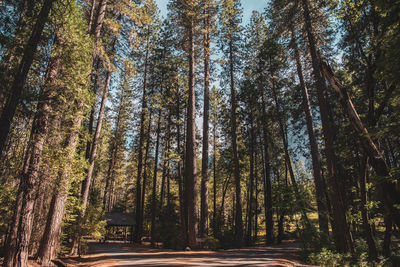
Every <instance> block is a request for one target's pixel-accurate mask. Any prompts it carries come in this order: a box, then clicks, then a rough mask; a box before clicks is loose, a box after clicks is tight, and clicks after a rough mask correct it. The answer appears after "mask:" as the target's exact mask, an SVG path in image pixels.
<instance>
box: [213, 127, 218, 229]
mask: <svg viewBox="0 0 400 267" xmlns="http://www.w3.org/2000/svg"><path fill="white" fill-rule="evenodd" d="M213 139H214V140H213V182H214V184H213V187H214V190H213V211H214V213H213V227H214V229H213V234H214V236H215V234H216V228H217V127H216V125H215V124H214V125H213Z"/></svg>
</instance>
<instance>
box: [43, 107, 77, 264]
mask: <svg viewBox="0 0 400 267" xmlns="http://www.w3.org/2000/svg"><path fill="white" fill-rule="evenodd" d="M82 107H83V103H79V106H78V112H79V110H81V109H82ZM79 113H80V112H79ZM81 123H82V114H76V118H75V119H74V120H73V121H72V122H71V128H72V132H71V133H70V134H69V136H67V137H66V140H65V142H64V149H65V154H64V160H65V162H66V164H65V165H64V167H63V168H62V169H61V170H60V171H59V174H58V179H57V187H56V189H55V192H54V195H53V198H52V201H51V205H50V210H49V214H48V217H47V221H46V227H45V230H44V234H43V238H42V240H41V242H40V246H39V251H38V261H39V262H41V265H42V266H51V260H52V259H53V258H54V257H55V256H56V255H57V251H56V249H55V248H56V247H57V243H58V241H59V236H60V232H61V225H62V219H63V215H64V211H65V203H66V201H67V197H68V190H69V185H70V176H71V171H72V169H71V165H70V164H68V163H69V162H72V161H73V159H74V157H75V150H76V146H77V144H78V140H79V138H78V137H79V130H80V126H81ZM67 162H68V163H67Z"/></svg>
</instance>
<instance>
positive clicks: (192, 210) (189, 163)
mask: <svg viewBox="0 0 400 267" xmlns="http://www.w3.org/2000/svg"><path fill="white" fill-rule="evenodd" d="M193 20H194V19H193V18H191V19H190V22H189V23H190V25H189V26H188V29H187V30H188V34H189V53H188V56H189V59H188V60H189V81H188V82H189V84H188V87H189V97H188V105H187V127H186V160H185V200H186V203H187V215H188V225H187V230H188V246H189V247H190V248H195V247H196V246H197V242H196V229H197V213H196V199H197V192H196V180H197V173H196V124H195V123H196V122H195V120H196V115H195V91H194V89H195V88H194V85H195V77H194V75H195V55H194V53H195V52H194V21H193Z"/></svg>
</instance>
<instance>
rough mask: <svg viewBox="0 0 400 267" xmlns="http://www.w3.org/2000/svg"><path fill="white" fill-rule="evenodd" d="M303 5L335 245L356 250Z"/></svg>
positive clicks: (323, 87) (306, 6)
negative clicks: (318, 112) (338, 176)
mask: <svg viewBox="0 0 400 267" xmlns="http://www.w3.org/2000/svg"><path fill="white" fill-rule="evenodd" d="M302 5H303V16H304V19H305V28H306V31H307V38H308V45H309V50H310V54H311V61H312V66H313V70H314V76H315V80H316V83H317V86H316V87H317V96H318V103H319V109H320V112H321V122H322V131H323V134H324V141H325V153H326V159H327V165H328V175H329V185H330V196H331V200H332V211H333V219H334V224H335V227H334V228H333V229H332V230H333V236H334V239H335V245H336V248H337V250H338V251H339V252H349V251H350V252H354V246H353V237H352V235H351V232H350V229H349V225H348V223H347V219H346V214H345V211H346V210H345V208H344V203H343V199H342V196H341V192H340V187H339V183H338V180H337V177H336V166H335V164H336V163H335V152H334V145H333V132H332V129H331V128H332V127H331V122H330V119H329V115H328V103H327V100H326V98H325V92H326V85H325V81H324V80H323V77H322V73H321V68H320V64H319V57H318V53H317V47H316V42H315V37H314V33H313V27H312V22H311V17H310V11H309V4H308V0H302Z"/></svg>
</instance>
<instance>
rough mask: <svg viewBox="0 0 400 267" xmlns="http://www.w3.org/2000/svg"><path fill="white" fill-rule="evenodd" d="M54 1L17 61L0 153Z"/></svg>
mask: <svg viewBox="0 0 400 267" xmlns="http://www.w3.org/2000/svg"><path fill="white" fill-rule="evenodd" d="M55 1H56V0H45V1H44V2H43V5H42V8H41V10H40V13H39V15H38V17H37V20H36V24H35V26H34V27H33V31H32V33H31V36H30V38H29V40H28V43H27V44H26V46H25V47H24V54H23V56H22V59H21V62H20V63H19V66H18V69H17V70H16V72H15V74H14V81H13V83H12V86H11V89H10V92H11V96H10V97H9V99H8V100H7V103H6V105H5V107H4V110H3V112H2V113H1V116H0V125H1V127H0V154H1V153H2V152H3V149H4V145H5V143H6V139H7V136H8V133H9V132H10V127H11V123H12V120H13V118H14V114H15V111H16V109H17V106H18V104H19V101H20V98H21V94H22V90H23V88H24V86H25V82H26V78H27V76H28V72H29V70H30V68H31V65H32V62H33V56H34V54H35V52H36V50H37V47H38V45H39V42H40V39H41V37H42V32H43V28H44V25H45V24H46V21H47V19H48V16H49V13H50V9H51V7H52V5H53V3H54V2H55ZM6 264H8V263H6V262H4V266H6Z"/></svg>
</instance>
